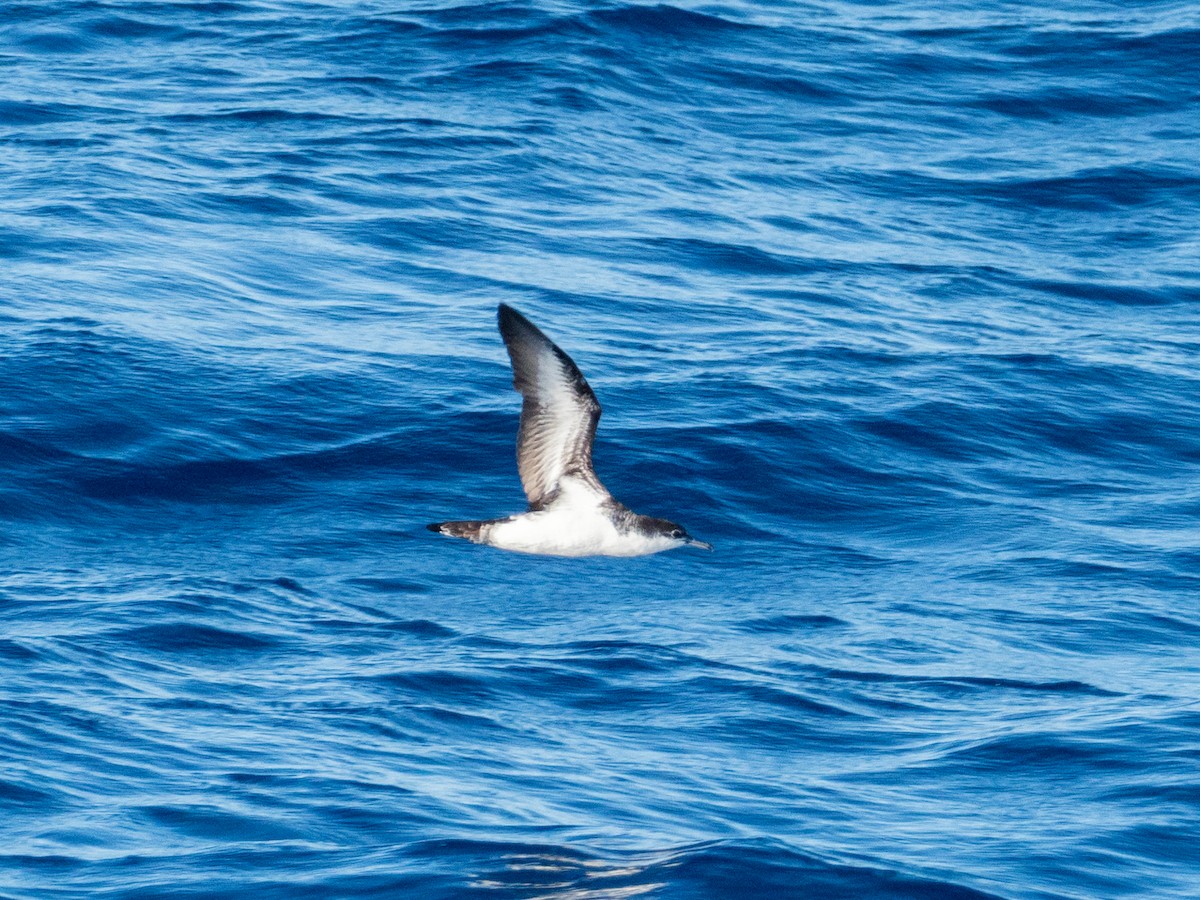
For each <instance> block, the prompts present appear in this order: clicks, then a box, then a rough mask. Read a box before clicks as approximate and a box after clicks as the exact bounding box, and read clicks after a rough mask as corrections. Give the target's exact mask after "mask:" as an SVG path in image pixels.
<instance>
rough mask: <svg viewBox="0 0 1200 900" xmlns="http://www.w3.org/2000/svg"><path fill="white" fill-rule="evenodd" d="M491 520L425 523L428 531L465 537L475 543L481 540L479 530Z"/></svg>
mask: <svg viewBox="0 0 1200 900" xmlns="http://www.w3.org/2000/svg"><path fill="white" fill-rule="evenodd" d="M490 524H492V523H491V522H434V523H433V524H432V525H426V526H425V527H426V528H428V529H429V530H430V531H436V532H437V533H438V534H445V535H448V536H450V537H457V538H466V539H467V540H468V541H473V542H475V543H476V544H478V543H479V542H480V540H482V536H481V532H482V530H483V526H484V525H490Z"/></svg>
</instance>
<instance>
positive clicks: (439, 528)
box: [425, 522, 444, 534]
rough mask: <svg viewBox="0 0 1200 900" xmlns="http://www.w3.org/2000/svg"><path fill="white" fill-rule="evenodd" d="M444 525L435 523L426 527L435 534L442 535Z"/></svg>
mask: <svg viewBox="0 0 1200 900" xmlns="http://www.w3.org/2000/svg"><path fill="white" fill-rule="evenodd" d="M443 524H444V523H442V522H434V523H433V524H432V525H426V526H425V527H426V528H428V529H429V530H430V531H432V532H434V533H435V534H441V533H442V525H443Z"/></svg>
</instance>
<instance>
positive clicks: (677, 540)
mask: <svg viewBox="0 0 1200 900" xmlns="http://www.w3.org/2000/svg"><path fill="white" fill-rule="evenodd" d="M640 524H641V527H642V532H643V533H644V534H646V535H647V536H650V537H654V538H658V539H659V540H662V541H665V542H667V546H666V548H664V549H670V548H672V547H685V546H687V547H699V548H700V549H702V550H711V549H712V544H709V543H707V542H706V541H701V540H697V539H696V538H694V537H692V536H691V535H690V534H688V533H687V529H686V528H684V527H683V526H682V525H677V524H676V523H675V522H670V521H668V520H666V519H655V518H652V517H651V516H642V521H641V523H640Z"/></svg>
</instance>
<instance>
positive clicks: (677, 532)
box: [671, 528, 683, 538]
mask: <svg viewBox="0 0 1200 900" xmlns="http://www.w3.org/2000/svg"><path fill="white" fill-rule="evenodd" d="M671 537H673V538H681V537H683V531H682V530H681V529H679V528H676V529H675V530H674V531H672V532H671Z"/></svg>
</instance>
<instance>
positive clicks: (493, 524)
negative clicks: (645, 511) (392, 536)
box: [429, 303, 712, 556]
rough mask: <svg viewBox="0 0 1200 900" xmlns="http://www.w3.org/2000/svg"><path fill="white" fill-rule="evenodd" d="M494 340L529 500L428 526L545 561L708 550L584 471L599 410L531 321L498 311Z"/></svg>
mask: <svg viewBox="0 0 1200 900" xmlns="http://www.w3.org/2000/svg"><path fill="white" fill-rule="evenodd" d="M497 315H498V319H499V322H500V335H501V337H503V338H504V345H505V346H506V347H507V348H508V356H509V359H511V360H512V369H513V387H514V388H515V389H516V390H518V391H519V392H520V393H521V396H522V397H523V398H524V402H523V403H522V406H521V424H520V427H519V429H518V431H517V469H518V470H519V472H520V474H521V486H522V487H524V488H525V495H526V496H527V497H528V498H529V509H528V511H526V512H523V513H521V514H520V515H515V516H508V517H506V518H503V519H488V520H486V521H482V522H436V523H434V524H433V525H430V526H429V530H430V531H436V532H439V533H441V534H446V535H449V536H451V537H460V538H466V539H467V540H469V541H473V542H475V543H476V544H489V545H491V546H492V547H500V548H502V549H504V550H516V551H518V552H520V553H538V554H544V555H547V556H645V555H646V554H648V553H658V552H659V551H661V550H670V549H671V548H673V547H684V546H692V547H702V548H704V549H705V550H711V549H712V546H711V545H710V544H706V543H705V542H704V541H698V540H696V539H695V538H694V537H692V536H691V535H690V534H688V533H687V531H686V530H685V529H684V528H683V526H682V525H676V524H675V523H674V522H668V521H667V520H666V519H655V518H653V517H651V516H641V515H638V514H637V513H635V512H633V511H632V510H630V509H628V508H626V507H625V506H624V505H622V504H621V503H619V502H618V501H617V500H615V499H614V498H613V496H612V494H610V493H609V492H608V491H607V490H605V488H604V485H602V484H601V483H600V479H598V478H597V477H596V472H595V470H594V469H593V468H592V441H593V440H594V439H595V437H596V423H597V422H598V421H600V404H599V403H598V402H596V395H595V394H593V393H592V389H591V388H590V387H589V386H588V383H587V381H585V380H584V377H583V373H581V372H580V371H579V368H578V367H577V366H576V365H575V363H573V362H572V361H571V358H570V357H569V356H567V354H565V353H563V352H562V350H560V349H559V348H558V347H557V346H555V344H554V343H553V342H552V341H551V340H550V339H549V338H548V337H546V336H545V335H544V334H542V332H541V331H539V330H538V328H537V326H535V325H534V324H533V323H532V322H530V321H529V320H528V319H527V318H525V317H524V316H523V315H521V314H520V313H519V312H517V311H516V310H515V309H513V308H512V307H511V306H507V305H505V304H503V303H501V304H500V309H499V312H498V314H497Z"/></svg>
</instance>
